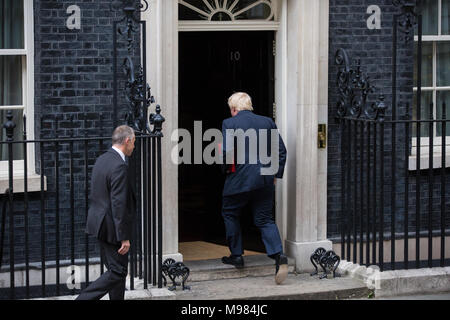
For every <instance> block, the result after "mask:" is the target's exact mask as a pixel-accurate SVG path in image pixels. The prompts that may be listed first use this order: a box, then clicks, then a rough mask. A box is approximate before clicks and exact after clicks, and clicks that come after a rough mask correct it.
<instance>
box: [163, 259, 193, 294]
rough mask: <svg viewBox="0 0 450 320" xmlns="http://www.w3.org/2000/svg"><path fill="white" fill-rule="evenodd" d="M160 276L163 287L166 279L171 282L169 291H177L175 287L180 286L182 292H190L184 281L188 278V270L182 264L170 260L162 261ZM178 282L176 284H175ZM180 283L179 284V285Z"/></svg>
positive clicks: (165, 284)
mask: <svg viewBox="0 0 450 320" xmlns="http://www.w3.org/2000/svg"><path fill="white" fill-rule="evenodd" d="M161 269H162V274H163V280H164V286H167V278H166V277H169V279H170V280H171V281H172V286H170V287H169V290H170V291H174V290H176V289H177V286H180V285H181V286H182V289H183V290H190V289H191V288H190V287H189V286H186V285H185V283H186V280H187V278H188V277H189V273H190V270H189V268H188V267H186V266H185V265H184V263H183V262H176V261H175V260H174V259H172V258H168V259H166V260H164V262H163V264H162V268H161ZM177 280H178V282H177ZM180 281H181V283H180Z"/></svg>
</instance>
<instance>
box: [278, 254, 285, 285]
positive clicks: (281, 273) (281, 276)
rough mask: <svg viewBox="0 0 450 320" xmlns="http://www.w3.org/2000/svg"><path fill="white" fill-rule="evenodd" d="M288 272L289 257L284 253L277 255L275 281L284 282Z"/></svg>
mask: <svg viewBox="0 0 450 320" xmlns="http://www.w3.org/2000/svg"><path fill="white" fill-rule="evenodd" d="M287 274H288V258H287V257H286V256H285V255H284V254H280V255H277V256H276V257H275V282H276V284H282V283H283V282H284V280H286V278H287Z"/></svg>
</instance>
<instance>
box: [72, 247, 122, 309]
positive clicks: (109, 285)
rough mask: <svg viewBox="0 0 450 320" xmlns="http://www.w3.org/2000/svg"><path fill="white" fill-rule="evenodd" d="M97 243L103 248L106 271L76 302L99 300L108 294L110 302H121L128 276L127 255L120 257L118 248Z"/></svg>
mask: <svg viewBox="0 0 450 320" xmlns="http://www.w3.org/2000/svg"><path fill="white" fill-rule="evenodd" d="M99 243H100V246H101V247H102V248H103V252H104V261H105V265H106V268H107V269H108V270H107V271H106V272H105V273H103V274H102V275H101V276H100V278H98V279H97V280H96V281H95V282H93V283H91V284H90V285H89V286H88V287H87V288H86V289H84V290H83V291H82V292H81V294H80V295H79V296H78V298H77V300H99V299H101V298H102V297H103V296H104V295H106V294H107V293H109V299H110V300H123V299H124V298H125V281H126V277H127V274H128V270H127V267H128V253H127V254H126V255H121V254H119V253H118V252H117V251H118V250H119V248H120V246H117V245H112V244H109V243H106V242H103V241H99Z"/></svg>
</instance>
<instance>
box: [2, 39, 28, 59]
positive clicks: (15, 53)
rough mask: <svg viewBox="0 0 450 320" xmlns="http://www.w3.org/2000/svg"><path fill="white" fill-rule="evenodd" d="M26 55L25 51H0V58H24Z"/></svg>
mask: <svg viewBox="0 0 450 320" xmlns="http://www.w3.org/2000/svg"><path fill="white" fill-rule="evenodd" d="M25 37H26V36H25ZM26 54H27V50H26V49H0V56H24V55H26Z"/></svg>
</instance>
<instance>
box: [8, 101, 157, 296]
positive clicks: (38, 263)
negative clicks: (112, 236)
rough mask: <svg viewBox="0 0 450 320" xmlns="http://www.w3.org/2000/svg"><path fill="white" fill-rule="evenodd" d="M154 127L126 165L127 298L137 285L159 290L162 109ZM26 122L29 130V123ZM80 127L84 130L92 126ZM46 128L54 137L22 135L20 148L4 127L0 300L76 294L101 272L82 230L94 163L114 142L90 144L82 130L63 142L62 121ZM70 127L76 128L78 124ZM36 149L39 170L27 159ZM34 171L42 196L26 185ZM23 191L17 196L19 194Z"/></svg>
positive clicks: (93, 244)
mask: <svg viewBox="0 0 450 320" xmlns="http://www.w3.org/2000/svg"><path fill="white" fill-rule="evenodd" d="M150 119H151V123H153V124H154V127H153V130H152V131H151V132H149V133H141V132H136V143H135V146H136V148H135V151H134V153H133V155H132V157H130V160H129V176H130V178H131V179H132V183H133V185H134V186H135V190H136V194H137V203H136V208H137V210H136V213H135V214H136V220H135V221H136V223H135V230H134V234H133V239H131V240H132V241H131V244H132V246H131V248H130V256H129V257H130V260H129V283H128V288H129V289H130V290H133V289H134V288H135V281H136V280H138V281H140V282H141V283H142V286H143V288H147V287H148V284H153V286H156V285H158V287H160V288H161V287H162V274H161V268H160V266H161V265H162V189H161V181H162V168H161V138H162V133H161V125H162V121H163V118H162V117H161V115H160V108H159V107H158V108H157V113H156V114H152V115H150ZM23 121H24V126H23V128H26V118H25V117H24V120H23ZM83 122H84V128H87V127H88V124H87V122H88V120H87V119H86V118H85V119H84V121H83ZM41 123H42V125H41V126H45V127H52V128H53V130H52V134H51V136H50V137H41V138H40V139H35V140H27V134H26V132H25V131H24V132H23V140H21V141H16V140H14V138H13V137H14V128H15V123H14V122H13V119H12V113H11V111H9V112H8V115H7V122H6V123H5V124H4V128H6V135H7V139H6V141H2V142H0V146H1V147H2V148H3V147H4V146H6V147H7V150H8V152H7V154H8V166H9V168H8V185H9V187H8V188H7V189H6V190H2V194H3V198H2V209H3V210H2V219H1V221H0V222H1V231H0V232H1V238H0V239H1V242H0V244H1V247H0V263H2V264H1V266H0V276H1V277H2V278H3V279H2V280H4V281H3V283H4V284H6V285H4V286H3V287H2V288H0V292H2V294H0V298H6V299H17V298H33V297H48V296H60V295H67V294H71V295H73V294H78V293H79V292H80V289H83V288H84V287H85V286H86V285H87V284H88V283H89V282H91V281H94V280H96V278H97V277H98V275H99V274H102V273H103V272H104V267H103V260H102V257H101V254H100V252H99V246H98V245H97V241H96V240H95V239H93V238H91V237H89V236H88V235H87V234H86V233H85V231H84V230H85V226H86V218H87V213H88V207H89V188H90V176H91V171H92V167H93V165H94V163H95V159H96V158H97V157H98V156H99V155H100V154H101V153H103V152H104V151H106V150H107V149H108V148H109V147H110V144H111V143H110V140H111V137H101V136H88V135H87V130H81V132H82V131H85V134H84V135H83V136H81V137H80V136H75V133H74V130H73V129H69V130H65V131H66V132H67V133H68V135H61V134H59V132H60V130H59V129H58V128H59V127H60V125H59V123H62V121H61V120H58V119H56V120H53V121H51V122H50V121H46V120H44V119H42V120H41ZM69 123H71V126H70V127H71V128H73V125H74V124H73V117H71V118H70V120H69ZM102 131H103V130H101V132H102ZM79 132H80V130H79ZM31 148H33V149H34V150H35V152H36V160H37V163H36V168H33V167H30V162H29V161H28V159H27V154H28V151H29V150H30V149H31ZM20 149H22V150H20ZM19 151H22V154H23V155H24V159H23V166H24V174H23V178H18V175H17V171H16V172H15V171H14V170H15V168H14V163H15V162H14V161H13V159H14V158H15V155H14V153H15V152H19ZM34 169H36V172H37V173H38V174H39V180H40V183H39V187H38V188H37V189H38V190H37V191H36V186H34V188H33V190H30V183H29V180H30V179H29V177H30V173H32V171H33V170H34ZM19 179H20V181H19ZM19 182H20V184H21V186H19ZM18 186H19V187H20V190H16V188H17V187H18ZM22 187H23V188H22ZM7 274H9V281H7V277H6V275H7ZM68 278H70V279H68ZM8 282H9V283H8ZM0 283H2V281H0Z"/></svg>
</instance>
